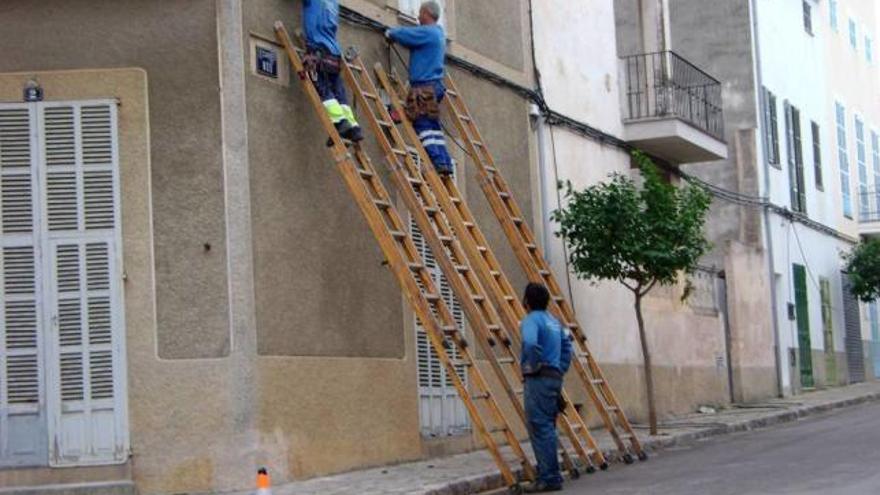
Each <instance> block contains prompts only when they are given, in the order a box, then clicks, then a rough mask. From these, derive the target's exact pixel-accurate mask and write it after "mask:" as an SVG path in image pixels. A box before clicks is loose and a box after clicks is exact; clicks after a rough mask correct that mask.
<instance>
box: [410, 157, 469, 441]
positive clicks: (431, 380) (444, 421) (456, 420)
mask: <svg viewBox="0 0 880 495" xmlns="http://www.w3.org/2000/svg"><path fill="white" fill-rule="evenodd" d="M413 156H414V157H417V155H413ZM410 232H411V233H412V239H413V242H414V243H415V245H416V249H417V250H418V252H419V255H421V257H422V260H423V261H424V262H425V266H426V267H427V268H428V270H429V271H430V272H431V275H432V278H433V280H434V283H435V284H436V286H437V288H438V289H439V291H440V295H441V296H442V297H443V300H444V302H446V305H447V306H448V307H449V310H450V312H451V313H452V316H453V318H454V319H455V324H456V326H457V327H458V328H459V330H461V331H464V312H463V309H462V307H461V304H460V303H459V302H458V300H457V299H456V298H455V296H454V295H453V294H452V288H451V287H450V285H449V282H448V281H447V280H446V277H445V276H444V275H443V274H442V272H441V270H440V267H439V266H438V265H437V261H436V259H435V258H434V254H433V252H431V249H430V247H429V246H428V244H427V243H426V242H425V238H424V236H423V235H422V233H421V231H420V230H419V228H418V226H417V225H416V223H415V221H414V220H413V219H412V218H410ZM416 351H417V355H416V359H417V367H418V374H419V417H420V424H421V429H422V434H423V435H425V436H430V437H440V436H449V435H456V434H461V433H464V432H467V431H469V420H468V415H467V410H466V409H465V407H464V403H462V401H461V399H460V398H459V396H458V393H457V392H456V390H455V387H453V385H452V380H451V379H450V377H449V376H448V374H447V372H446V369H445V368H444V367H443V366H442V364H441V363H440V360H439V358H438V357H437V353H436V352H435V351H434V348H433V346H432V345H431V342H430V341H429V339H428V336H427V334H426V333H425V331H424V329H423V328H422V326H421V324H419V322H418V321H416ZM448 351H449V356H450V357H451V358H452V359H457V358H458V357H459V353H458V350H457V349H456V348H455V346H454V345H452V344H451V343H450V345H449V346H448ZM456 372H457V373H458V376H459V377H460V378H461V379H462V380H463V381H464V383H465V384H467V372H466V369H465V367H464V366H457V367H456Z"/></svg>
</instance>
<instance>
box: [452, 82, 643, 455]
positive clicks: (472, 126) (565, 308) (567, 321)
mask: <svg viewBox="0 0 880 495" xmlns="http://www.w3.org/2000/svg"><path fill="white" fill-rule="evenodd" d="M445 82H446V87H447V92H446V98H445V99H444V102H443V106H444V107H445V108H446V109H447V110H448V111H449V114H450V116H451V117H452V121H453V123H454V125H455V128H456V131H457V133H458V135H459V137H460V138H461V139H462V140H463V141H464V145H465V147H466V150H467V154H468V155H470V158H471V160H473V162H474V164H475V165H476V167H477V170H478V172H479V176H480V187H481V189H482V190H483V193H484V194H485V196H486V199H488V201H489V205H490V206H491V208H492V212H493V213H494V214H495V217H496V218H497V219H498V221H499V222H500V223H501V227H502V229H503V230H504V234H505V236H506V237H507V239H508V242H509V243H510V245H511V247H512V248H513V251H514V253H515V254H516V257H517V260H519V263H520V265H521V266H522V269H523V270H524V271H525V272H526V276H527V277H528V278H529V280H531V281H532V282H539V283H542V284H544V285H545V286H546V287H547V289H548V290H549V291H550V296H551V301H550V303H551V304H550V309H551V311H552V312H553V313H554V314H555V315H556V316H557V317H558V318H560V320H561V321H562V322H563V324H564V325H566V326H567V327H568V328H569V329H570V331H571V333H572V335H573V336H574V339H573V340H574V341H575V346H574V347H575V356H574V358H575V359H573V361H574V362H573V365H574V368H575V370H576V371H577V374H578V375H579V376H580V378H581V381H582V382H583V383H584V386H585V388H586V390H587V392H588V394H589V396H590V398H591V400H592V401H593V403H594V404H595V406H596V409H597V411H598V412H599V415H600V416H601V418H602V421H603V423H604V424H605V427H606V429H607V430H608V432H609V433H611V436H612V438H613V439H614V442H615V444H616V445H617V448H618V451H619V453H620V455H621V458H622V459H623V461H624V462H626V463H627V464H629V463H632V462H633V457H632V453H635V454H636V455H637V456H638V458H639V459H641V460H645V459H647V453H646V452H645V451H644V450H643V449H642V445H641V443H640V442H639V439H638V437H637V436H636V434H635V432H634V431H633V428H632V425H631V424H630V422H629V420H628V419H627V417H626V414H625V413H624V411H623V409H622V407H621V405H620V402H619V401H618V400H617V397H616V396H615V394H614V391H613V390H612V389H611V386H610V385H609V384H608V380H607V379H606V378H605V375H604V373H603V372H602V369H601V368H600V367H599V363H598V362H596V358H595V356H594V355H593V353H592V352H591V350H590V347H589V345H588V342H587V336H586V334H585V333H584V330H583V328H582V327H581V326H580V324H579V323H578V321H577V318H576V316H575V314H574V309H573V307H572V305H571V304H570V303H569V302H568V301H567V300H566V299H565V298H564V297H563V296H562V289H561V288H560V286H559V283H558V282H557V281H556V278H555V277H554V276H553V272H552V271H551V270H550V266H549V264H548V263H547V261H546V260H545V259H544V256H543V254H542V253H541V249H540V247H539V246H538V245H537V243H536V241H535V236H534V234H533V233H532V231H531V229H530V228H529V225H528V223H527V222H526V220H525V219H524V218H523V215H522V210H521V209H520V208H519V205H518V204H517V203H516V200H515V199H514V197H513V191H512V190H511V189H510V187H509V186H508V185H507V182H506V181H505V180H504V177H502V175H501V172H500V171H499V169H498V168H497V166H496V164H495V159H494V157H493V156H492V154H491V153H490V152H489V149H488V148H487V146H486V143H485V141H484V140H483V137H482V135H481V134H480V131H479V129H478V128H477V125H476V123H475V122H474V119H473V116H472V115H471V113H470V112H469V111H468V108H467V106H466V105H465V103H464V100H463V98H462V96H461V93H459V91H458V88H457V86H456V85H455V82H454V81H453V80H452V78H451V77H450V76H449V75H448V74H447V75H446V79H445ZM625 440H628V441H629V446H627V444H626V442H625ZM631 451H632V453H631Z"/></svg>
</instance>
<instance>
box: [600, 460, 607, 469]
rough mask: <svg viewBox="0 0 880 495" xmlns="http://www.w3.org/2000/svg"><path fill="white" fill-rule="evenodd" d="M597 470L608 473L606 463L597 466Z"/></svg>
mask: <svg viewBox="0 0 880 495" xmlns="http://www.w3.org/2000/svg"><path fill="white" fill-rule="evenodd" d="M599 469H601V470H602V471H608V461H605V462H603V463H602V464H599Z"/></svg>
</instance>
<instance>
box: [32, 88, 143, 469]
mask: <svg viewBox="0 0 880 495" xmlns="http://www.w3.org/2000/svg"><path fill="white" fill-rule="evenodd" d="M40 129H41V149H42V150H43V153H42V154H41V156H42V157H43V160H42V166H43V168H42V177H43V181H44V182H43V184H44V194H43V203H44V208H43V211H44V215H43V225H44V235H45V237H46V239H47V246H48V254H49V255H48V256H47V257H46V263H47V265H48V266H47V267H46V272H47V273H49V274H51V276H49V277H48V281H47V287H46V291H47V294H48V297H47V303H46V314H47V316H48V318H49V321H51V323H52V332H51V335H52V337H51V338H50V339H49V342H48V346H49V349H50V352H49V356H50V358H49V359H48V360H49V361H50V362H49V367H48V369H49V376H50V381H49V383H50V390H49V393H48V399H49V404H50V411H51V417H50V420H49V433H50V438H51V442H50V450H49V453H50V462H51V464H52V465H56V466H65V465H88V464H106V463H113V462H122V461H124V460H125V457H126V450H127V438H126V434H127V429H126V425H125V393H124V391H125V382H124V362H123V352H122V349H124V345H123V341H122V339H123V331H122V328H123V318H122V311H121V296H120V287H119V273H120V271H119V266H118V264H119V259H120V258H119V253H118V250H117V240H118V235H119V232H118V223H119V220H118V217H119V215H118V172H117V171H118V166H117V164H118V158H117V155H118V152H117V149H116V107H115V105H114V104H113V103H110V102H95V103H76V104H55V103H51V104H49V103H47V104H42V105H41V106H40Z"/></svg>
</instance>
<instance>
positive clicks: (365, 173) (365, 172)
mask: <svg viewBox="0 0 880 495" xmlns="http://www.w3.org/2000/svg"><path fill="white" fill-rule="evenodd" d="M357 171H358V173H359V174H361V177H364V178H367V179H368V178H370V177H372V176H373V172H370V171H369V170H367V169H363V168H359V169H357Z"/></svg>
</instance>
